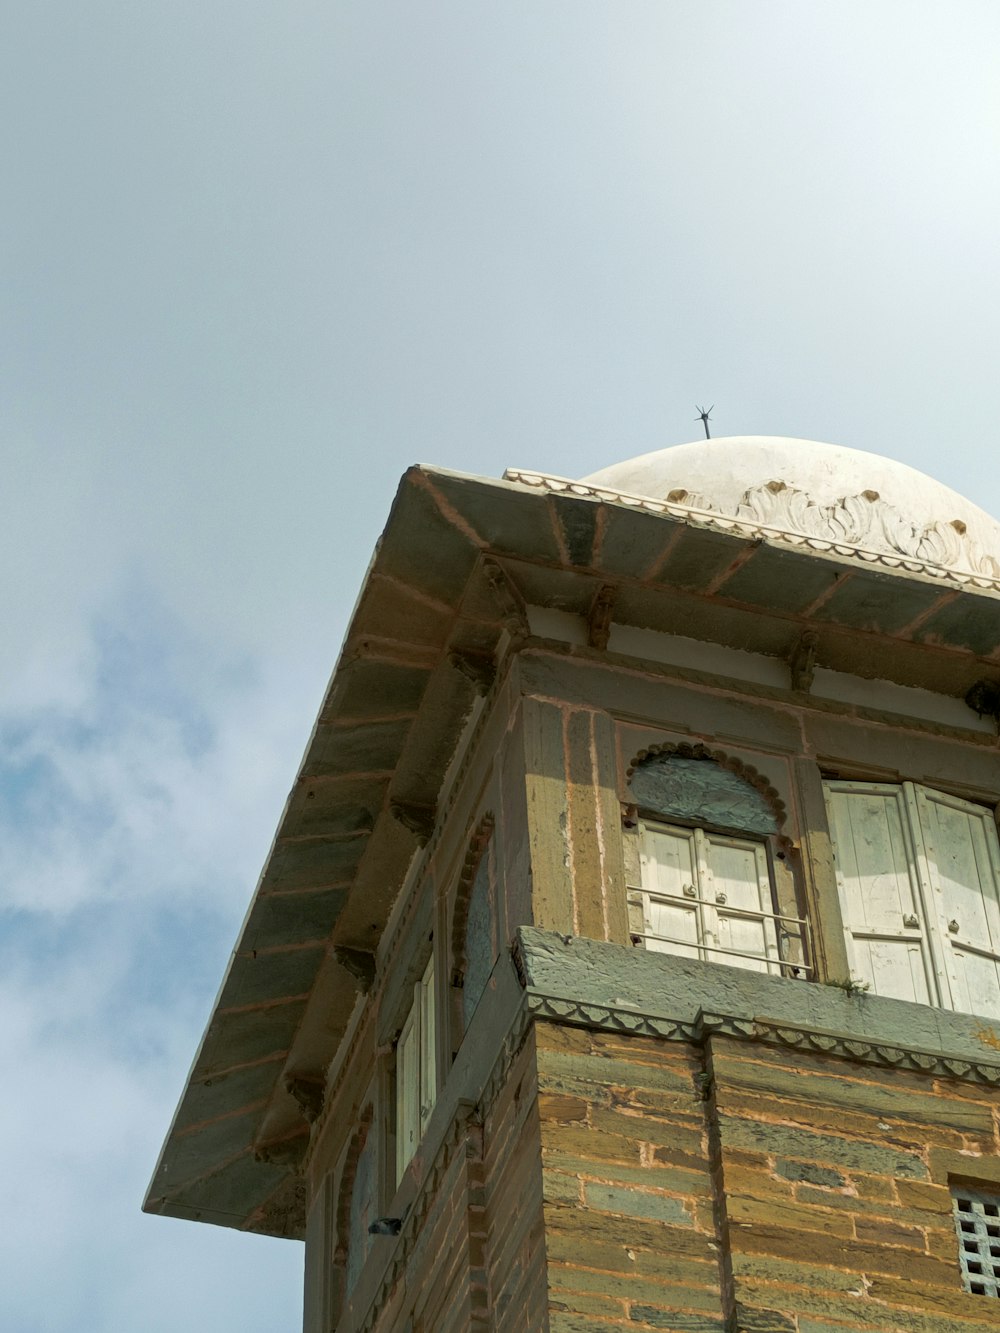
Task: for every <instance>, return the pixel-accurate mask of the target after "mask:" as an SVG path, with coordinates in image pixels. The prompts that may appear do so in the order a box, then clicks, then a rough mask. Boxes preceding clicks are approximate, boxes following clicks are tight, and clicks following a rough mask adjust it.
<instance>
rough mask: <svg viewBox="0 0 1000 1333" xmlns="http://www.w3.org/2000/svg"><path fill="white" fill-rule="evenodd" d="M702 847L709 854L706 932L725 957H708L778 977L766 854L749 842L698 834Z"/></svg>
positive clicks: (704, 879)
mask: <svg viewBox="0 0 1000 1333" xmlns="http://www.w3.org/2000/svg"><path fill="white" fill-rule="evenodd" d="M698 841H699V843H703V845H704V849H705V851H704V862H705V869H704V873H703V876H702V894H703V896H704V898H705V899H706V901H707V906H706V908H705V917H706V922H705V924H706V928H707V929H708V930H710V931H711V933H712V934H713V935H714V936H715V940H716V943H717V944H718V945H719V947H720V950H725V951H726V952H719V953H717V954H714V955H710V956H711V957H713V958H714V961H716V962H719V963H729V964H731V965H732V966H734V967H745V968H748V969H749V970H750V971H752V972H773V973H776V974H780V972H781V967H780V965H779V961H778V935H777V931H776V929H775V922H774V918H773V916H772V915H771V913H773V911H774V908H773V906H772V902H771V874H770V869H769V867H768V864H767V851H766V849H765V848H764V846H763V845H762V844H761V843H759V842H754V841H753V840H752V839H749V838H735V837H728V836H726V835H724V834H721V833H702V832H701V831H700V830H699V834H698ZM699 859H701V858H699ZM729 950H732V952H728V951H729Z"/></svg>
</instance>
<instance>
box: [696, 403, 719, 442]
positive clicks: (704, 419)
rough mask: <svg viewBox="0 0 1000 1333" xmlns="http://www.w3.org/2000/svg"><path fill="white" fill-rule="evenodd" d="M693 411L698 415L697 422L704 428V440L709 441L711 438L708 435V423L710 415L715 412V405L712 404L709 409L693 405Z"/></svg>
mask: <svg viewBox="0 0 1000 1333" xmlns="http://www.w3.org/2000/svg"><path fill="white" fill-rule="evenodd" d="M694 410H695V411H696V412H697V413H698V420H699V421H700V422H701V424H702V425H703V426H704V427H705V439H706V440H710V439H711V438H712V437H711V435H709V433H708V422H709V418H710V417H711V414H712V413H713V412H714V411H715V404H714V403H713V404H712V406H711V407H709V408H704V407H699V406H698V404H697V403H695V405H694Z"/></svg>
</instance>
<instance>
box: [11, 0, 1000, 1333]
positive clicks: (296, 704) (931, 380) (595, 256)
mask: <svg viewBox="0 0 1000 1333" xmlns="http://www.w3.org/2000/svg"><path fill="white" fill-rule="evenodd" d="M0 32H2V37H0V125H2V126H3V129H2V131H0V171H2V180H3V182H4V191H3V196H4V203H3V206H2V208H0V296H2V299H0V460H2V470H0V478H2V489H0V494H2V503H3V521H2V523H0V562H2V569H3V572H4V575H5V577H3V578H2V579H0V615H2V622H3V626H4V631H5V632H4V633H3V634H2V635H0V1080H2V1087H3V1095H2V1097H0V1179H2V1181H3V1190H4V1195H5V1203H6V1208H5V1217H6V1223H5V1227H4V1233H5V1234H4V1239H3V1243H2V1245H0V1327H3V1328H4V1329H5V1330H10V1333H121V1330H123V1329H132V1328H142V1329H143V1330H144V1333H173V1331H174V1330H180V1329H185V1330H189V1329H196V1330H198V1329H206V1330H207V1329H211V1330H212V1331H213V1333H230V1331H232V1333H237V1330H238V1331H239V1333H286V1330H287V1331H292V1330H296V1329H298V1328H299V1327H300V1321H301V1279H302V1252H301V1247H300V1246H298V1245H297V1244H296V1243H294V1242H287V1241H279V1240H269V1239H266V1238H261V1237H255V1236H249V1235H241V1234H238V1233H235V1232H231V1231H227V1230H224V1229H219V1228H215V1227H209V1226H199V1225H195V1224H192V1223H185V1222H179V1221H174V1220H171V1219H165V1218H156V1217H147V1216H145V1215H143V1214H142V1213H140V1211H139V1208H140V1203H141V1200H142V1197H143V1195H144V1193H145V1188H146V1184H147V1181H148V1179H149V1176H150V1174H151V1173H152V1169H153V1166H154V1164H155V1161H156V1156H157V1152H158V1150H159V1146H160V1143H161V1142H162V1139H163V1137H164V1134H165V1132H166V1130H167V1127H168V1125H169V1122H170V1118H171V1115H172V1113H173V1109H174V1106H175V1105H176V1102H177V1099H178V1097H179V1095H180V1092H181V1089H182V1087H183V1085H184V1082H185V1078H186V1075H187V1070H188V1067H189V1064H190V1061H191V1059H192V1058H193V1055H194V1052H195V1049H196V1047H197V1043H198V1040H199V1037H200V1035H201V1032H202V1030H203V1027H204V1024H205V1022H206V1020H207V1018H208V1015H209V1012H210V1010H211V1007H212V1003H213V999H214V996H215V992H216V989H217V986H218V984H219V982H220V980H221V977H222V973H223V970H224V968H225V964H226V960H227V957H228V954H229V951H230V949H231V948H232V945H233V943H234V941H235V938H236V934H237V931H238V928H239V924H240V921H241V919H242V916H243V913H244V910H245V908H246V905H247V902H248V900H249V896H250V893H251V891H252V888H253V885H254V883H255V880H256V877H257V874H258V872H259V870H260V867H261V865H262V863H263V860H264V857H265V855H266V852H267V847H268V844H269V841H270V838H271V835H272V833H273V831H274V828H275V825H276V823H277V820H278V816H279V814H280V811H281V807H282V803H283V801H284V798H285V795H286V793H287V791H288V789H289V787H290V786H291V783H292V781H293V779H294V775H295V770H296V767H297V764H298V761H299V758H300V756H301V753H302V750H303V748H304V745H305V742H306V739H307V736H308V732H309V728H310V725H311V722H312V719H313V717H314V714H315V712H316V710H317V708H318V706H319V702H320V699H321V696H322V692H323V689H324V686H325V683H326V679H327V677H328V674H329V672H330V670H331V668H332V665H333V662H334V660H335V657H336V654H337V650H338V647H339V644H340V641H341V639H342V637H343V634H344V631H345V628H346V624H347V619H348V616H349V615H350V611H351V607H352V605H353V602H354V597H355V594H356V592H357V589H358V586H359V584H360V581H361V579H362V577H363V574H364V570H365V568H366V566H367V563H368V560H369V557H370V555H371V551H372V548H373V546H374V544H375V541H376V540H377V537H378V534H379V532H380V530H381V527H382V524H383V523H384V521H385V517H386V515H387V513H388V509H389V505H390V503H391V500H392V496H393V494H394V491H395V487H396V484H397V482H398V478H399V476H400V474H401V473H402V472H403V470H404V469H405V468H406V467H407V466H408V465H410V464H411V463H414V462H425V463H434V464H439V465H442V466H445V467H449V468H455V469H459V470H462V471H467V472H472V473H477V474H481V475H487V476H499V475H500V474H501V473H502V472H503V470H504V468H505V467H507V466H520V467H528V468H534V469H538V470H542V471H547V472H552V473H556V474H559V475H562V476H583V475H586V474H587V473H589V472H592V471H594V470H596V469H597V468H599V467H602V466H605V465H607V464H610V463H612V462H614V461H617V460H619V459H623V458H627V457H631V456H633V455H635V454H640V453H645V452H647V451H649V450H651V449H655V448H660V447H663V446H666V445H669V444H675V443H681V442H683V441H687V440H692V439H696V438H698V437H699V435H700V432H701V426H700V423H698V421H697V420H696V415H697V414H696V406H701V405H705V406H709V405H713V404H714V412H713V422H712V425H713V433H714V434H716V435H726V434H734V435H735V434H765V435H791V436H798V437H805V438H812V439H821V440H829V441H832V442H834V443H838V444H845V445H849V446H852V447H854V448H858V449H867V450H871V451H874V452H878V453H883V454H887V455H890V456H892V457H894V458H899V459H903V460H904V461H906V462H908V463H910V464H911V465H912V466H914V467H917V468H920V469H922V470H924V471H927V472H929V473H931V474H932V475H934V476H936V477H937V478H939V479H940V480H941V481H943V482H945V483H947V484H948V485H950V486H951V487H953V488H954V489H956V490H958V491H961V492H963V493H965V494H967V495H969V496H971V497H972V498H973V499H975V500H976V501H977V502H978V503H979V504H980V505H982V506H983V507H984V508H986V509H988V510H990V511H991V512H992V513H994V514H995V515H998V516H1000V468H998V465H997V448H996V444H995V439H996V434H997V427H996V423H997V421H998V419H1000V375H998V374H997V353H998V346H1000V261H998V245H997V230H998V219H1000V80H998V79H997V75H996V71H997V68H998V58H1000V7H998V6H997V5H996V4H995V3H994V0H948V3H947V4H945V3H926V2H925V0H899V2H897V0H834V2H833V3H828V2H827V0H810V3H809V4H802V3H801V0H787V2H785V0H755V2H754V3H747V0H657V2H656V3H649V2H648V0H629V3H625V2H624V0H617V2H616V3H609V2H607V0H531V2H530V3H526V2H525V0H506V3H503V4H498V3H493V4H484V3H482V2H481V0H409V3H403V2H402V0H397V2H396V3H387V2H386V0H327V2H326V3H322V4H321V3H319V2H318V0H281V3H264V0H240V3H239V4H237V3H235V2H234V0H197V2H195V0H170V2H169V3H166V0H143V3H141V4H136V3H135V2H134V0H88V3H87V4H85V5H84V4H80V3H79V0H30V3H29V2H21V3H19V2H18V0H14V2H13V3H11V4H9V5H7V6H6V7H5V10H4V13H3V18H2V27H0Z"/></svg>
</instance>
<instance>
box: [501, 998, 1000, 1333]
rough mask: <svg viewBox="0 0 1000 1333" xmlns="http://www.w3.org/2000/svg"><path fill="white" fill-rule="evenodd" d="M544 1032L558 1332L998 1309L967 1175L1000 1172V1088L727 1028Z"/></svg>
mask: <svg viewBox="0 0 1000 1333" xmlns="http://www.w3.org/2000/svg"><path fill="white" fill-rule="evenodd" d="M537 1051H538V1088H539V1095H538V1113H539V1120H540V1126H541V1146H542V1158H543V1181H544V1207H545V1245H546V1255H547V1259H548V1300H549V1319H550V1328H551V1329H552V1331H553V1333H610V1331H611V1330H612V1329H630V1330H634V1331H635V1333H638V1331H639V1330H642V1329H657V1330H669V1331H670V1333H838V1331H841V1333H846V1330H870V1331H871V1333H945V1331H946V1330H956V1331H959V1333H961V1331H964V1333H975V1331H976V1330H986V1329H995V1328H997V1326H998V1322H1000V1310H998V1308H997V1304H996V1302H995V1301H994V1300H990V1299H989V1298H984V1297H976V1296H970V1295H967V1294H966V1293H965V1292H964V1291H963V1289H962V1283H961V1277H960V1273H959V1265H958V1259H957V1242H956V1238H955V1229H954V1223H953V1221H952V1214H951V1198H950V1192H949V1183H948V1182H949V1176H951V1177H957V1178H965V1179H971V1180H975V1179H980V1178H982V1177H983V1176H985V1178H986V1180H987V1181H991V1180H995V1179H996V1177H997V1170H998V1165H1000V1118H998V1117H1000V1111H998V1106H997V1098H996V1094H995V1092H994V1091H992V1090H990V1089H988V1088H982V1087H975V1086H970V1085H968V1084H965V1083H961V1082H958V1081H950V1080H944V1079H940V1078H936V1077H933V1076H930V1075H927V1076H924V1075H920V1074H915V1073H908V1072H902V1071H898V1070H885V1069H877V1068H873V1067H870V1066H859V1065H855V1064H854V1063H852V1062H851V1061H848V1060H844V1059H840V1058H837V1057H833V1056H823V1055H810V1054H804V1053H801V1052H798V1051H796V1052H789V1051H783V1050H780V1049H775V1048H771V1047H765V1046H761V1045H758V1044H753V1043H747V1042H739V1041H734V1040H731V1039H727V1038H720V1037H713V1038H711V1039H710V1041H709V1042H708V1044H707V1048H706V1049H702V1048H699V1047H693V1046H687V1045H684V1044H682V1043H676V1042H666V1041H660V1040H658V1039H656V1038H648V1037H634V1036H628V1035H615V1034H611V1033H607V1032H601V1031H589V1030H587V1029H584V1028H574V1027H564V1026H560V1025H557V1024H553V1023H541V1024H539V1025H538V1027H537ZM994 1187H995V1186H994ZM523 1327H532V1325H531V1324H525V1325H523Z"/></svg>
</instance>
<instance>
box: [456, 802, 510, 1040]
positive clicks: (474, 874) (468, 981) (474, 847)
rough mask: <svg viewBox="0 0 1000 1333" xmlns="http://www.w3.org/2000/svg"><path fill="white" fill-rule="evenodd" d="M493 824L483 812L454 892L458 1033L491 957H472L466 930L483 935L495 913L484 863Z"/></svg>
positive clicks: (477, 995) (475, 999) (478, 992)
mask: <svg viewBox="0 0 1000 1333" xmlns="http://www.w3.org/2000/svg"><path fill="white" fill-rule="evenodd" d="M495 827H496V820H495V818H494V816H493V813H492V811H487V812H486V814H484V815H483V817H482V819H481V820H480V821H479V823H478V825H477V826H476V830H475V832H474V833H473V835H472V838H471V839H470V841H469V847H468V850H467V851H466V854H465V860H464V861H463V863H462V870H461V873H460V875H459V879H458V887H457V890H456V893H455V908H454V912H453V914H452V926H451V961H452V971H451V984H452V988H453V989H454V990H455V991H457V992H458V993H459V996H460V1004H457V1005H456V1011H460V1013H461V1022H460V1023H458V1024H457V1026H458V1028H459V1033H460V1032H461V1030H463V1029H464V1027H465V1025H466V1024H467V1023H468V1020H469V1018H470V1017H471V1016H472V1015H471V1011H472V1009H474V1008H475V1005H476V1003H477V1002H478V1000H479V998H480V995H481V993H482V987H483V986H484V985H485V983H486V978H487V977H488V976H489V973H490V971H491V970H492V967H493V962H494V960H495V950H494V949H492V948H491V949H490V950H489V951H488V953H489V957H488V958H487V957H486V956H485V954H482V953H477V954H476V955H475V956H473V955H472V954H471V952H470V943H472V941H471V939H470V931H471V932H473V933H475V934H477V935H485V933H486V932H487V931H488V930H490V929H491V926H492V924H493V921H494V920H495V916H496V911H495V908H496V904H495V903H492V902H491V900H490V884H489V863H488V858H489V846H490V840H491V839H492V837H493V830H494V828H495ZM483 943H484V944H485V940H484V941H483ZM490 943H491V944H494V945H496V944H498V943H499V942H498V941H496V940H492V939H491V940H490ZM457 1017H458V1014H457V1013H456V1018H457Z"/></svg>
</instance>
